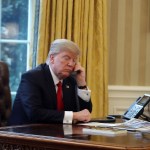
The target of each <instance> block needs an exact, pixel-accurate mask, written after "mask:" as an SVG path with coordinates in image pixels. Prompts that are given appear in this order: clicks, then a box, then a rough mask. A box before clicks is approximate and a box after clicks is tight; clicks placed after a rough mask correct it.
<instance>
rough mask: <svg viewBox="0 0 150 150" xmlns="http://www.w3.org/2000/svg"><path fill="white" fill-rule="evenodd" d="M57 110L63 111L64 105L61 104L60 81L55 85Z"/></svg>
mask: <svg viewBox="0 0 150 150" xmlns="http://www.w3.org/2000/svg"><path fill="white" fill-rule="evenodd" d="M57 87H58V89H57V110H63V109H64V104H63V100H62V83H61V81H59V83H57Z"/></svg>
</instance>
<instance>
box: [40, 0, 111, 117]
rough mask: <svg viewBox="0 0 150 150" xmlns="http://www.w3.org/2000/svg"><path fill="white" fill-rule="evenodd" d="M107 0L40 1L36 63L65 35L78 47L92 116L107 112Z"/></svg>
mask: <svg viewBox="0 0 150 150" xmlns="http://www.w3.org/2000/svg"><path fill="white" fill-rule="evenodd" d="M106 2H107V1H106V0H40V21H39V22H40V24H39V33H38V34H39V37H38V50H37V64H40V63H43V62H45V60H46V57H47V54H48V51H49V47H50V43H51V42H52V41H53V40H55V39H57V38H66V39H70V40H72V41H74V42H75V43H77V44H78V45H79V47H80V49H81V57H80V63H81V65H82V66H83V67H84V68H85V70H86V75H87V85H88V86H89V87H90V89H91V91H92V95H91V97H92V103H93V112H92V117H103V116H106V115H107V113H108V86H107V85H108V84H107V80H108V79H107V75H108V72H107V68H108V66H107V65H108V63H107V61H108V57H107V56H108V54H107V30H106V29H107V26H106V20H107V14H106Z"/></svg>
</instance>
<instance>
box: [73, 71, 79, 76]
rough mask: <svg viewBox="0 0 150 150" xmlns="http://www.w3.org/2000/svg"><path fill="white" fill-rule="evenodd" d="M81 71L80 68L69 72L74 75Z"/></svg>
mask: <svg viewBox="0 0 150 150" xmlns="http://www.w3.org/2000/svg"><path fill="white" fill-rule="evenodd" d="M80 72H81V70H76V71H73V72H72V73H71V75H72V76H76V75H77V74H79V73H80Z"/></svg>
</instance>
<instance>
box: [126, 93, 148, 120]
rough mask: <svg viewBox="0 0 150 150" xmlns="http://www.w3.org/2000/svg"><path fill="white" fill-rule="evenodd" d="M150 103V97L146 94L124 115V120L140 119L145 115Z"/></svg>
mask: <svg viewBox="0 0 150 150" xmlns="http://www.w3.org/2000/svg"><path fill="white" fill-rule="evenodd" d="M149 102H150V95H149V94H144V95H143V96H142V97H139V98H138V99H137V100H136V101H135V102H134V103H133V104H132V105H131V106H130V107H129V109H128V110H127V111H126V112H125V113H124V115H123V118H125V119H131V118H138V117H139V116H140V115H142V114H143V111H144V108H145V106H146V105H147V104H148V103H149Z"/></svg>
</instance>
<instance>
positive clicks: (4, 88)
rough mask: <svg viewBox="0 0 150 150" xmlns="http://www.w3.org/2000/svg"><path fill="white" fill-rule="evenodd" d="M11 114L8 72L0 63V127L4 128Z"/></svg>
mask: <svg viewBox="0 0 150 150" xmlns="http://www.w3.org/2000/svg"><path fill="white" fill-rule="evenodd" d="M10 113H11V95H10V87H9V70H8V66H7V64H6V63H4V62H2V61H0V126H6V125H7V120H8V117H9V115H10Z"/></svg>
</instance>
